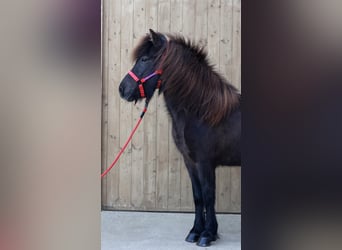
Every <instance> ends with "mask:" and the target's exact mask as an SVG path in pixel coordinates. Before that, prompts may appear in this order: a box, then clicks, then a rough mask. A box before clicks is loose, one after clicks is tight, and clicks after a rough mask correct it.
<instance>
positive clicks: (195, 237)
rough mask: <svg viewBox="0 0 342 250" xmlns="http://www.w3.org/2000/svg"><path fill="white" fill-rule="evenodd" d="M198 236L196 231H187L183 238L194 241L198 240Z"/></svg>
mask: <svg viewBox="0 0 342 250" xmlns="http://www.w3.org/2000/svg"><path fill="white" fill-rule="evenodd" d="M199 237H200V235H199V234H198V233H189V234H188V236H186V238H185V240H186V241H187V242H191V243H194V242H197V241H198V239H199Z"/></svg>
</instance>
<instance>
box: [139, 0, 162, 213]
mask: <svg viewBox="0 0 342 250" xmlns="http://www.w3.org/2000/svg"><path fill="white" fill-rule="evenodd" d="M157 22H158V0H148V1H146V31H145V32H146V33H147V32H148V29H153V30H157ZM158 98H159V97H158V95H157V93H155V96H154V97H153V98H152V99H151V100H150V103H149V106H148V111H147V113H146V114H145V117H144V187H143V190H144V201H143V204H144V207H146V208H149V209H155V207H156V171H157V169H156V158H157V129H156V128H157V101H156V100H157V99H158Z"/></svg>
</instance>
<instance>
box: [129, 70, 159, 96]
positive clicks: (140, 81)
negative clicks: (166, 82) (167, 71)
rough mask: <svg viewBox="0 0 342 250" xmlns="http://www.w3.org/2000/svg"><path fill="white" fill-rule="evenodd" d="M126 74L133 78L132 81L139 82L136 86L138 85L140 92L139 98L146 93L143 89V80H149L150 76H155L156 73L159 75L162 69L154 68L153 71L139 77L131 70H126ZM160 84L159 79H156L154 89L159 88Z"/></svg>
mask: <svg viewBox="0 0 342 250" xmlns="http://www.w3.org/2000/svg"><path fill="white" fill-rule="evenodd" d="M128 74H129V75H130V76H131V77H132V78H133V80H134V81H136V82H137V83H139V85H138V87H139V92H140V97H141V98H145V97H146V95H145V89H144V86H143V84H144V82H146V81H147V80H149V79H150V78H152V77H154V76H156V75H161V74H162V70H161V69H159V70H156V71H154V72H153V73H152V74H150V75H148V76H146V77H144V78H141V79H139V77H137V75H136V74H134V73H133V71H131V70H130V71H128ZM160 85H161V80H158V83H157V87H156V89H159V88H160Z"/></svg>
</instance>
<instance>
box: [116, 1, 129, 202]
mask: <svg viewBox="0 0 342 250" xmlns="http://www.w3.org/2000/svg"><path fill="white" fill-rule="evenodd" d="M132 43H133V0H122V1H121V51H120V52H121V77H120V78H119V79H122V77H123V76H124V75H125V74H126V73H127V71H128V70H129V69H130V67H131V66H132V65H131V61H130V52H131V51H132ZM116 91H117V90H116ZM120 122H121V123H120V125H121V126H120V145H123V144H124V143H125V140H126V139H127V138H128V136H129V134H130V132H131V130H132V104H130V103H127V101H125V100H123V99H121V98H120ZM131 170H132V145H131V143H130V144H129V146H128V147H127V149H126V150H125V152H124V153H123V154H122V156H121V158H120V189H119V194H120V200H119V206H120V207H122V208H130V207H131V188H132V171H131Z"/></svg>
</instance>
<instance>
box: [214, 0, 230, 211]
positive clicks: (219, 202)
mask: <svg viewBox="0 0 342 250" xmlns="http://www.w3.org/2000/svg"><path fill="white" fill-rule="evenodd" d="M219 11H220V32H219V37H220V38H219V55H218V56H219V61H218V64H219V72H220V73H221V74H222V75H223V76H224V77H225V78H226V79H227V80H228V81H230V80H231V78H232V76H231V69H232V21H233V20H232V17H233V15H232V0H221V2H220V8H219ZM230 187H231V168H218V169H217V170H216V197H217V198H216V209H217V211H219V212H224V211H228V210H229V209H230V204H231V202H230V195H231V192H230Z"/></svg>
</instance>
